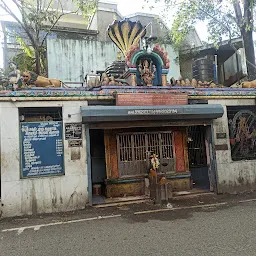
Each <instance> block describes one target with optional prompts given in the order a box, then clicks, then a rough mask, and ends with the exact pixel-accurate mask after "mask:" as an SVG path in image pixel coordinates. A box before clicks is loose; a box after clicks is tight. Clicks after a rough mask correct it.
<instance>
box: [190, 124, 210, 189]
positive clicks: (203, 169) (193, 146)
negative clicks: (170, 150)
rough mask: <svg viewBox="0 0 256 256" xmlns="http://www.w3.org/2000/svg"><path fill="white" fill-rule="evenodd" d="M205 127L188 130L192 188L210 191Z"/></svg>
mask: <svg viewBox="0 0 256 256" xmlns="http://www.w3.org/2000/svg"><path fill="white" fill-rule="evenodd" d="M206 145H207V142H206V127H205V126H190V127H189V128H188V157H189V170H190V172H191V181H192V188H196V189H207V190H209V189H210V181H209V174H208V171H209V164H208V161H207V146H206Z"/></svg>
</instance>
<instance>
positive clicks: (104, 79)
mask: <svg viewBox="0 0 256 256" xmlns="http://www.w3.org/2000/svg"><path fill="white" fill-rule="evenodd" d="M109 82H110V79H109V77H108V75H107V74H106V73H103V74H102V76H101V84H102V85H109Z"/></svg>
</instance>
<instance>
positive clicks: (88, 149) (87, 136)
mask: <svg viewBox="0 0 256 256" xmlns="http://www.w3.org/2000/svg"><path fill="white" fill-rule="evenodd" d="M85 141H86V162H87V173H88V199H89V205H90V206H92V163H91V143H90V129H89V125H88V124H85Z"/></svg>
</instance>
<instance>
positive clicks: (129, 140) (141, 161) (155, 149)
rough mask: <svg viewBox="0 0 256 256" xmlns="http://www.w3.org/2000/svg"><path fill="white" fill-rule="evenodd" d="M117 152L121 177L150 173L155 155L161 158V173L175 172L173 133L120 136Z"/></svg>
mask: <svg viewBox="0 0 256 256" xmlns="http://www.w3.org/2000/svg"><path fill="white" fill-rule="evenodd" d="M117 150H118V169H119V174H120V177H122V176H138V175H144V174H146V173H148V171H149V169H150V156H151V155H153V154H156V155H158V157H159V160H160V163H161V165H160V167H159V171H160V172H163V173H167V172H168V173H170V172H175V161H174V155H173V136H172V132H147V133H145V132H137V133H124V134H118V135H117Z"/></svg>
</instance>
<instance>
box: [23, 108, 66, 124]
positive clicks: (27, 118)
mask: <svg viewBox="0 0 256 256" xmlns="http://www.w3.org/2000/svg"><path fill="white" fill-rule="evenodd" d="M19 116H20V122H47V121H62V109H61V108H48V107H42V108H40V107H37V108H20V109H19Z"/></svg>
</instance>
